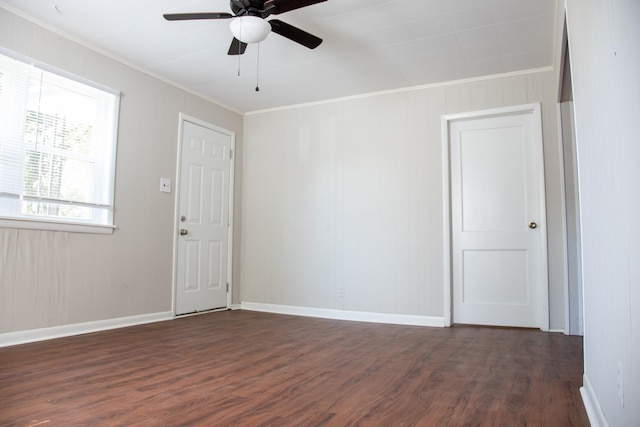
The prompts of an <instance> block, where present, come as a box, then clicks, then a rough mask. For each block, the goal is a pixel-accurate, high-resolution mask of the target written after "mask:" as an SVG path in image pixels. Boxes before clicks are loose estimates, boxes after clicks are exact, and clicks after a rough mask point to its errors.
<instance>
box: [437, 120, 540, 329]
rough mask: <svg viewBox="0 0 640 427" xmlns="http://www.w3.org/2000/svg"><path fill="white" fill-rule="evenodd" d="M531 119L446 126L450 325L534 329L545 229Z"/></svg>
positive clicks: (535, 136)
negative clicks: (447, 134) (449, 184)
mask: <svg viewBox="0 0 640 427" xmlns="http://www.w3.org/2000/svg"><path fill="white" fill-rule="evenodd" d="M535 117H536V116H534V115H533V114H531V112H528V113H521V114H507V115H502V116H488V117H470V118H465V119H460V120H455V121H452V122H451V123H450V133H449V135H450V150H451V153H450V159H451V160H450V161H451V215H452V216H451V232H452V236H451V237H452V262H453V264H452V280H453V301H452V302H453V321H454V322H455V323H468V324H481V325H498V326H516V327H535V328H539V327H541V324H542V323H541V313H542V301H541V296H542V294H543V292H542V289H543V287H545V286H547V275H546V271H547V265H546V238H545V235H544V234H545V229H546V225H545V211H544V187H543V183H544V181H543V179H542V176H543V175H542V174H543V164H542V141H541V138H540V137H539V135H540V132H539V128H538V129H536V128H535V127H534V126H540V123H539V121H538V123H535V120H534V118H535Z"/></svg>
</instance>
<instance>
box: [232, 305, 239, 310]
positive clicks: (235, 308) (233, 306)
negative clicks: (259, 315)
mask: <svg viewBox="0 0 640 427" xmlns="http://www.w3.org/2000/svg"><path fill="white" fill-rule="evenodd" d="M241 308H242V304H231V310H240V309H241Z"/></svg>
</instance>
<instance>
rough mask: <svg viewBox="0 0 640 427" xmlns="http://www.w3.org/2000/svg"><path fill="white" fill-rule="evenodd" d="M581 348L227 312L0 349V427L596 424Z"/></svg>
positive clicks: (471, 333)
mask: <svg viewBox="0 0 640 427" xmlns="http://www.w3.org/2000/svg"><path fill="white" fill-rule="evenodd" d="M582 371H583V369H582V339H581V338H579V337H567V336H564V335H561V334H550V333H542V332H539V331H533V330H516V329H496V328H476V327H469V326H456V327H453V328H448V329H440V328H426V327H413V326H395V325H380V324H372V323H357V322H344V321H335V320H325V319H313V318H304V317H294V316H282V315H274V314H265V313H257V312H248V311H233V312H232V311H226V312H219V313H210V314H204V315H200V316H193V317H187V318H181V319H176V320H172V321H167V322H160V323H154V324H149V325H142V326H134V327H130V328H124V329H118V330H113V331H106V332H99V333H94V334H87V335H82V336H76V337H70V338H62V339H57V340H51V341H45V342H39V343H32V344H24V345H20V346H14V347H7V348H0V426H186V425H198V426H305V427H306V426H319V425H326V426H358V425H362V426H476V425H482V426H525V425H526V426H553V427H555V426H587V425H589V423H588V419H587V415H586V413H585V410H584V407H583V404H582V401H581V399H580V394H579V387H580V386H581V383H582Z"/></svg>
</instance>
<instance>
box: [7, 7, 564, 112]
mask: <svg viewBox="0 0 640 427" xmlns="http://www.w3.org/2000/svg"><path fill="white" fill-rule="evenodd" d="M556 1H557V0H328V1H326V2H324V3H319V4H316V5H313V6H309V7H306V8H303V9H298V10H294V11H291V12H287V13H283V14H280V15H277V16H272V17H270V18H269V19H272V18H277V19H280V20H282V21H285V22H287V23H289V24H292V25H295V26H297V27H299V28H302V29H304V30H305V31H308V32H310V33H312V34H314V35H316V36H318V37H320V38H322V39H323V40H324V42H323V44H321V45H320V46H319V47H318V48H316V49H315V50H309V49H307V48H305V47H302V46H300V45H298V44H296V43H293V42H291V41H289V40H288V39H285V38H283V37H281V36H279V35H277V34H273V33H272V34H270V35H269V36H268V37H267V39H266V40H265V41H264V42H262V43H260V45H259V49H258V47H257V45H249V47H248V48H247V51H246V53H245V54H244V55H242V56H241V57H240V60H239V57H238V56H228V55H227V50H228V48H229V44H230V42H231V38H232V36H231V33H230V31H229V27H228V23H229V21H226V20H207V21H202V20H199V21H179V22H168V21H166V20H164V19H163V17H162V14H163V13H167V12H172V13H180V12H230V8H229V1H228V0H134V1H132V0H126V1H125V0H90V1H89V0H48V1H44V0H0V6H5V7H6V8H7V9H9V10H12V11H14V12H17V13H19V14H21V15H23V16H28V17H31V18H32V19H33V20H35V21H36V22H39V23H41V24H44V25H45V26H47V27H49V28H54V29H56V30H57V31H58V32H60V33H63V34H66V35H70V36H72V37H73V38H75V39H79V40H83V41H84V44H86V45H88V46H92V47H96V48H98V49H100V50H102V51H104V52H108V53H110V54H111V55H114V56H116V57H119V58H122V59H124V60H125V61H126V62H128V63H130V64H134V65H136V66H137V67H138V68H140V69H144V70H147V71H149V72H150V73H152V74H154V75H156V76H160V77H162V78H163V79H165V80H168V81H171V82H173V83H175V84H177V85H179V86H181V87H183V88H187V89H189V90H190V91H192V92H196V93H199V94H201V95H202V96H204V97H206V98H209V99H212V100H215V101H216V102H218V103H220V104H222V105H224V106H227V107H230V108H232V109H234V110H236V111H239V112H242V113H246V112H251V111H256V110H263V109H268V108H273V107H281V106H286V105H293V104H300V103H307V102H314V101H321V100H325V99H332V98H340V97H345V96H351V95H358V94H363V93H370V92H377V91H384V90H392V89H398V88H405V87H411V86H419V85H427V84H432V83H438V82H444V81H451V80H459V79H467V78H473V77H479V76H485V75H492V74H500V73H507V72H514V71H520V70H527V69H535V68H541V67H548V66H552V65H553V63H554V44H555V30H556V11H557V6H556ZM258 50H259V54H260V55H259V86H260V91H259V92H256V91H255V87H256V77H257V75H256V70H257V68H258V67H257V65H258V63H257V57H258ZM238 68H239V69H240V76H238Z"/></svg>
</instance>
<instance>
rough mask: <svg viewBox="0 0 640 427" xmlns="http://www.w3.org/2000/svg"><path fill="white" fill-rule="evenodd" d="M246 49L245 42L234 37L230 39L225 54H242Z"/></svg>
mask: <svg viewBox="0 0 640 427" xmlns="http://www.w3.org/2000/svg"><path fill="white" fill-rule="evenodd" d="M246 49H247V44H246V43H243V42H241V41H240V40H238V39H237V38H235V37H234V38H233V40H231V46H229V52H227V55H242V54H243V53H244V51H245V50H246Z"/></svg>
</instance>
